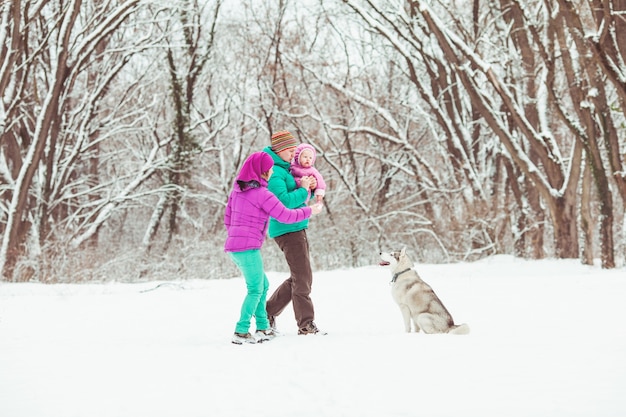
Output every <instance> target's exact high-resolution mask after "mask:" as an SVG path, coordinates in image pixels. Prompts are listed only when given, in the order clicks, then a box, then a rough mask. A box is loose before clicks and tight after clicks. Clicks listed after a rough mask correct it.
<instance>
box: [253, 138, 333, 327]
mask: <svg viewBox="0 0 626 417" xmlns="http://www.w3.org/2000/svg"><path fill="white" fill-rule="evenodd" d="M297 145H298V143H297V141H296V138H294V137H293V135H292V134H291V133H289V132H288V131H286V130H283V131H280V132H276V133H274V134H273V135H272V144H271V146H268V147H266V148H265V149H263V151H264V152H266V153H267V154H269V155H270V156H271V157H272V159H274V175H272V177H271V178H270V180H269V181H268V184H267V188H268V189H269V190H270V191H271V192H272V193H274V194H275V195H276V197H278V199H279V200H280V201H281V202H282V203H283V204H284V205H285V206H286V207H287V208H289V209H295V208H300V207H304V206H305V205H306V204H305V202H306V201H307V199H308V198H309V195H310V192H311V190H314V189H315V187H316V186H317V183H316V180H315V178H314V177H303V178H302V180H301V181H300V187H298V185H297V184H296V180H295V179H294V178H293V176H292V175H291V173H290V172H289V166H290V163H291V160H292V159H293V155H294V153H295V150H296V146H297ZM308 226H309V220H308V219H306V220H303V221H301V222H297V223H292V224H286V223H281V222H279V221H278V220H276V219H274V218H271V219H270V225H269V236H270V237H271V238H273V239H274V241H276V244H278V247H279V248H280V249H281V250H282V251H283V254H284V255H285V260H286V261H287V265H289V271H290V272H291V275H290V276H289V278H287V279H286V280H285V281H284V282H283V283H282V284H281V285H280V286H279V287H278V288H277V289H276V291H274V293H273V294H272V295H271V296H270V298H269V299H268V300H267V304H266V309H267V316H268V317H269V321H270V326H271V327H272V329H274V330H275V329H276V322H275V320H276V316H278V315H279V314H280V313H282V312H283V310H284V309H285V307H287V305H288V304H289V302H291V303H292V304H293V311H294V313H295V317H296V322H297V324H298V334H301V335H307V334H326V333H324V332H320V330H319V329H318V328H317V326H316V325H315V322H314V321H313V320H314V319H315V311H314V308H313V302H312V301H311V297H310V294H311V286H312V284H313V273H312V271H311V261H310V258H309V241H308V239H307V235H306V229H307V227H308Z"/></svg>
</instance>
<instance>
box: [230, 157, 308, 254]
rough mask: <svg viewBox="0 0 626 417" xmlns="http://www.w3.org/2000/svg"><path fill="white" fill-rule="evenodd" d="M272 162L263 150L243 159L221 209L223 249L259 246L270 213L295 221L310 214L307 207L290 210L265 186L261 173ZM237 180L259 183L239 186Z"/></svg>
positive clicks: (290, 221)
mask: <svg viewBox="0 0 626 417" xmlns="http://www.w3.org/2000/svg"><path fill="white" fill-rule="evenodd" d="M273 165H274V161H273V159H272V157H271V156H269V155H268V154H266V153H265V152H255V153H253V154H252V155H250V156H249V157H248V159H246V161H245V162H244V163H243V166H242V167H241V171H240V172H239V175H237V179H236V180H235V184H234V186H233V190H232V191H231V193H230V196H229V197H228V203H227V204H226V210H225V212H224V225H225V226H226V231H227V233H228V237H227V238H226V242H225V243H224V251H226V252H242V251H245V250H251V249H261V246H262V245H263V241H264V240H265V234H266V233H267V227H268V225H269V218H270V216H271V217H273V218H275V219H276V220H278V221H279V222H281V223H296V222H299V221H302V220H305V219H308V218H309V217H311V208H310V207H303V208H299V209H294V210H290V209H288V208H286V207H285V206H284V205H283V203H281V202H280V200H279V199H278V198H277V197H276V196H275V195H274V194H273V193H272V192H271V191H269V190H268V189H267V181H266V180H264V179H263V178H262V177H261V174H262V173H263V172H267V171H268V170H269V169H270V168H271V167H272V166H273ZM237 181H244V182H249V181H256V182H257V183H258V184H259V186H258V187H245V188H244V189H243V190H241V189H240V186H239V184H238V182H237Z"/></svg>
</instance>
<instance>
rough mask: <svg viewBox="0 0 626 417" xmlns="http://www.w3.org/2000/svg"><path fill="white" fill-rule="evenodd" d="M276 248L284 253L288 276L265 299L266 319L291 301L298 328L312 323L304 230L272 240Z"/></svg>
mask: <svg viewBox="0 0 626 417" xmlns="http://www.w3.org/2000/svg"><path fill="white" fill-rule="evenodd" d="M274 240H275V241H276V243H277V244H278V247H279V248H280V249H281V250H282V251H283V253H284V254H285V260H286V261H287V264H288V265H289V271H290V272H291V275H290V276H289V278H287V279H286V280H285V281H284V282H283V283H282V284H280V286H279V287H278V288H277V289H276V291H274V293H273V294H272V295H271V297H270V298H269V299H268V300H267V304H266V310H267V315H268V317H271V316H278V315H279V314H280V313H282V312H283V310H284V309H285V307H287V305H288V304H289V302H290V301H291V302H292V303H293V312H294V313H295V316H296V322H297V323H298V328H302V327H304V326H306V325H307V324H309V322H311V321H313V319H314V316H315V313H314V311H313V302H312V301H311V297H310V296H309V295H310V294H311V285H312V284H313V273H312V272H311V262H310V260H309V241H308V240H307V236H306V230H300V231H298V232H292V233H287V234H285V235H282V236H277V237H275V238H274Z"/></svg>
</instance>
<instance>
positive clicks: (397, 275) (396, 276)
mask: <svg viewBox="0 0 626 417" xmlns="http://www.w3.org/2000/svg"><path fill="white" fill-rule="evenodd" d="M410 270H411V268H407V269H405V270H404V271H400V272H397V273H395V274H393V278H391V282H392V283H394V282H396V280H397V279H398V277H399V276H400V275H402V274H404V273H405V272H407V271H410Z"/></svg>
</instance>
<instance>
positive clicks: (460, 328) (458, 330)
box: [448, 323, 470, 334]
mask: <svg viewBox="0 0 626 417" xmlns="http://www.w3.org/2000/svg"><path fill="white" fill-rule="evenodd" d="M469 332H470V328H469V326H468V325H467V324H465V323H463V324H455V325H454V326H450V328H449V329H448V333H450V334H468V333H469Z"/></svg>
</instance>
